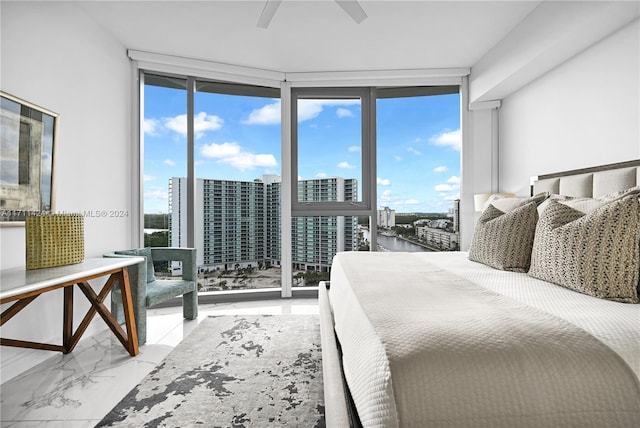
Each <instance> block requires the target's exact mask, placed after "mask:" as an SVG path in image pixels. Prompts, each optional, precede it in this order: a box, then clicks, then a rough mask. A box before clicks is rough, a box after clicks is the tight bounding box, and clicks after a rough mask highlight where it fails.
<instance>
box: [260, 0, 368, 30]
mask: <svg viewBox="0 0 640 428" xmlns="http://www.w3.org/2000/svg"><path fill="white" fill-rule="evenodd" d="M334 1H335V2H336V3H338V6H340V7H341V8H342V9H343V10H344V11H345V12H347V14H348V15H349V16H350V17H351V18H352V19H353V20H354V21H355V22H356V23H357V24H359V23H361V22H362V21H364V20H365V19H366V18H367V14H366V13H365V12H364V9H362V6H360V3H358V0H334ZM281 3H282V0H266V1H265V4H264V8H263V9H262V13H261V14H260V18H258V27H260V28H267V27H268V26H269V23H271V20H272V19H273V15H275V13H276V11H277V10H278V8H279V7H280V4H281Z"/></svg>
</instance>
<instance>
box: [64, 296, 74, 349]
mask: <svg viewBox="0 0 640 428" xmlns="http://www.w3.org/2000/svg"><path fill="white" fill-rule="evenodd" d="M62 317H63V318H62V348H63V349H64V351H63V352H64V353H65V354H68V353H69V352H71V350H72V349H73V347H74V344H73V286H71V287H64V309H63V315H62Z"/></svg>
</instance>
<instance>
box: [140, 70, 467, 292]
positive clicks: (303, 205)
mask: <svg viewBox="0 0 640 428" xmlns="http://www.w3.org/2000/svg"><path fill="white" fill-rule="evenodd" d="M143 75H144V82H145V84H144V93H143V96H142V98H141V99H142V100H143V102H142V105H143V107H144V110H143V111H144V140H143V152H144V157H143V164H144V177H145V181H144V185H143V187H144V189H143V190H144V214H145V232H148V233H145V245H148V246H162V245H171V246H189V241H188V236H189V235H190V233H191V234H192V236H193V238H192V242H193V244H192V245H193V246H195V247H196V248H197V249H198V270H199V275H200V279H199V286H200V290H201V291H219V290H242V289H253V288H270V287H280V285H281V284H282V283H283V280H282V275H283V273H282V272H286V274H288V275H291V278H292V281H291V283H292V284H293V286H309V285H316V284H317V283H318V281H319V280H323V279H328V278H329V273H330V267H331V261H332V258H333V256H334V255H335V254H336V252H339V251H357V250H374V251H376V250H391V251H393V250H405V251H413V249H407V248H406V247H394V246H389V245H386V243H385V242H383V241H385V240H387V241H388V240H394V241H395V242H396V243H401V244H405V245H409V244H414V245H417V248H420V249H423V250H424V249H427V250H442V249H447V250H449V249H456V246H457V243H458V242H459V240H457V234H456V226H457V225H456V214H457V211H456V207H457V205H456V204H457V199H459V180H460V142H461V132H460V96H459V93H458V87H457V86H455V87H411V88H372V87H364V88H327V87H324V88H294V89H293V90H292V104H293V107H292V113H293V115H294V116H293V117H292V118H291V123H292V139H293V144H292V160H293V162H292V165H291V171H290V172H291V173H292V177H293V178H292V181H293V183H292V188H293V191H292V193H291V194H289V193H287V194H283V182H282V176H283V174H282V172H283V169H282V168H285V167H287V168H288V165H283V162H282V160H281V152H282V142H281V141H282V127H281V115H282V113H281V102H280V89H279V88H268V87H260V86H252V85H240V84H233V83H228V82H221V81H213V80H206V79H200V78H193V77H189V78H187V77H181V76H177V77H176V76H164V75H160V74H152V73H143ZM187 112H189V113H187ZM189 168H192V169H193V170H194V175H193V178H194V180H193V181H194V182H193V185H192V188H193V195H192V196H191V197H189V196H188V189H189V187H190V184H189V178H188V175H189V174H190V173H189ZM285 176H286V174H285ZM190 198H191V199H190ZM283 198H290V199H291V212H290V214H292V217H291V225H290V226H288V225H287V226H288V227H290V228H291V240H290V241H288V242H282V233H281V232H282V230H281V228H282V227H283V226H282V222H281V219H282V218H283V217H282V215H283V213H282V212H281V207H282V200H283ZM190 221H191V222H192V223H190ZM190 224H192V226H191V225H190ZM287 226H284V227H287ZM190 228H192V231H190V230H189V229H190ZM372 232H373V234H374V235H375V236H374V237H372V236H371V235H372ZM376 232H377V233H376ZM372 242H375V243H376V244H377V245H371V243H372ZM283 245H284V246H287V247H288V249H291V266H287V268H286V269H282V267H283V265H282V263H283V259H284V257H283V251H282V249H283ZM176 269H179V266H169V267H168V270H167V272H168V273H169V274H170V273H171V272H172V271H175V270H176Z"/></svg>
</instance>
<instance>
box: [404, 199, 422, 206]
mask: <svg viewBox="0 0 640 428" xmlns="http://www.w3.org/2000/svg"><path fill="white" fill-rule="evenodd" d="M404 203H405V204H407V205H418V204H419V203H420V202H419V201H418V200H417V199H407V200H406V201H405V202H404Z"/></svg>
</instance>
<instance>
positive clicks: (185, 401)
mask: <svg viewBox="0 0 640 428" xmlns="http://www.w3.org/2000/svg"><path fill="white" fill-rule="evenodd" d="M322 388H323V387H322V357H321V350H320V326H319V320H318V316H317V315H277V316H271V315H250V316H240V315H236V316H216V317H209V318H207V319H205V320H203V321H202V322H201V323H200V325H199V326H198V327H197V328H196V329H195V330H194V331H193V332H192V333H191V334H189V336H187V338H186V339H184V340H183V341H182V342H181V343H180V344H179V345H178V346H177V347H176V348H175V349H174V350H173V351H172V352H171V353H170V354H169V355H168V356H167V358H166V359H165V360H164V361H163V362H162V363H161V364H160V365H159V366H158V367H156V368H155V369H154V370H153V371H152V372H151V373H149V374H148V375H147V376H146V377H145V378H144V379H143V380H142V382H141V383H140V384H139V385H138V386H137V387H135V388H134V389H133V390H132V391H131V392H129V394H127V396H126V397H125V398H123V399H122V401H121V402H120V403H118V404H117V405H116V407H115V408H114V409H113V410H111V412H109V414H108V415H107V416H105V418H104V419H103V420H102V421H101V422H100V423H99V424H98V425H97V427H116V426H117V427H192V426H202V427H238V428H240V427H280V426H290V427H324V426H325V421H324V397H323V390H322Z"/></svg>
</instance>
